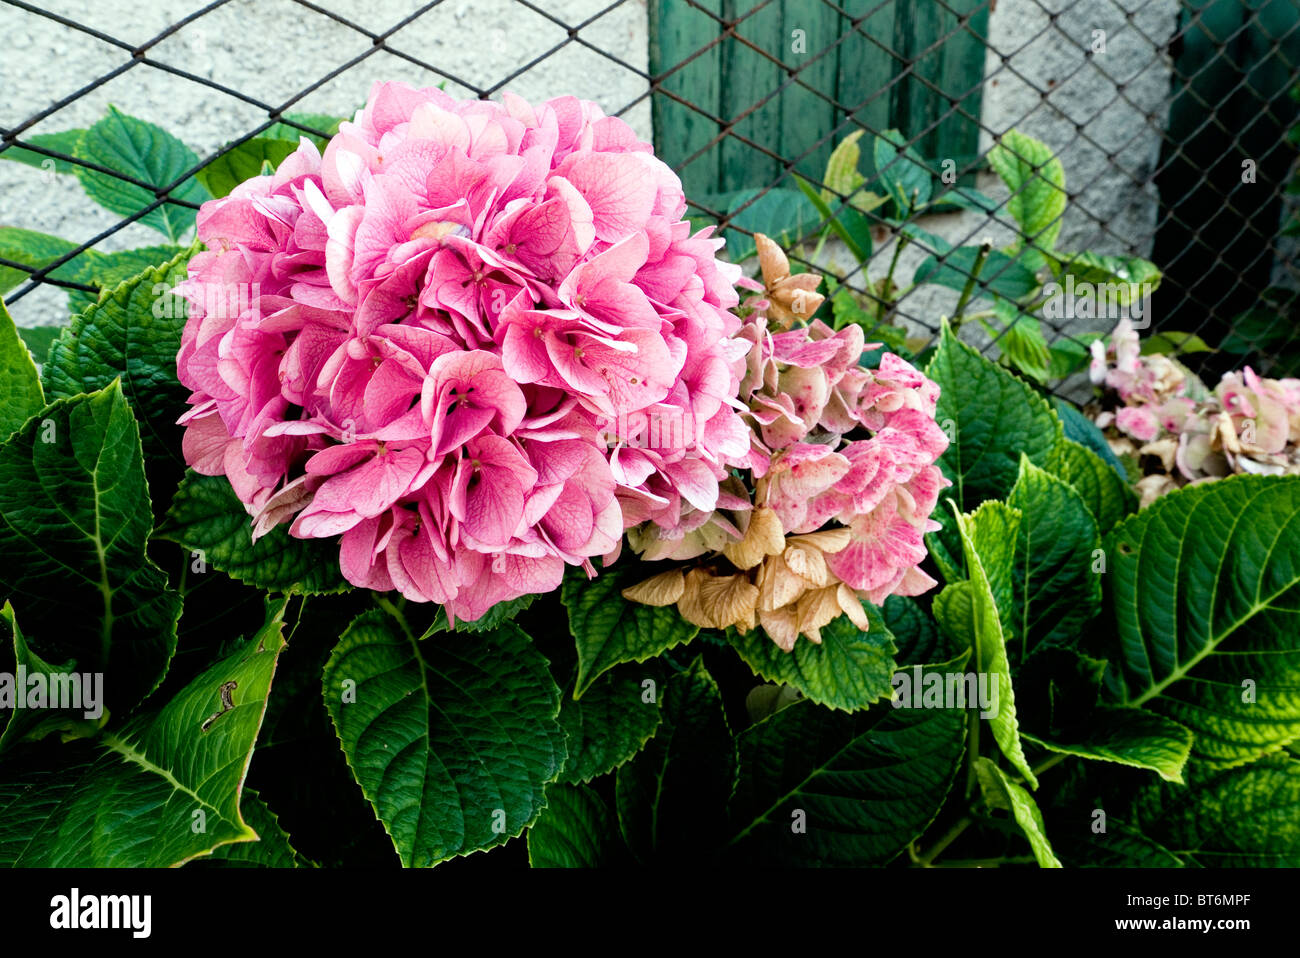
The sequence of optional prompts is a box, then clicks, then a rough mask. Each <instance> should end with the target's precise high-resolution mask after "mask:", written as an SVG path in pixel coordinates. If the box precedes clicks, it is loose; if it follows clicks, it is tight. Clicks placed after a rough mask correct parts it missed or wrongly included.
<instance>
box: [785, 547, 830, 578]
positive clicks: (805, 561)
mask: <svg viewBox="0 0 1300 958" xmlns="http://www.w3.org/2000/svg"><path fill="white" fill-rule="evenodd" d="M781 558H782V559H784V560H785V564H786V565H787V566H789V567H790V571H791V572H793V573H794V574H795V575H797V576H798V577H799V578H801V579H804V580H805V581H807V583H808V584H809V585H811V586H815V587H817V588H821V587H822V586H824V585H828V584H829V583H830V578H831V573H830V570H829V569H827V568H826V557H825V556H824V555H822V551H821V549H817V548H814V547H812V546H807V545H792V546H789V547H787V548H786V550H785V552H784V553H782V554H781Z"/></svg>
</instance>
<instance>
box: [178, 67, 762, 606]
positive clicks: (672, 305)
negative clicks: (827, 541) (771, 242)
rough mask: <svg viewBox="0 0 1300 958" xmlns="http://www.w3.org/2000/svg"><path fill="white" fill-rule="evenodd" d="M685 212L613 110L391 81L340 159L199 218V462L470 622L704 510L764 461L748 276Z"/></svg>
mask: <svg viewBox="0 0 1300 958" xmlns="http://www.w3.org/2000/svg"><path fill="white" fill-rule="evenodd" d="M685 209H686V204H685V199H684V197H683V194H682V188H681V184H680V181H679V180H678V178H677V177H676V176H675V175H674V174H673V172H672V171H671V170H670V169H669V168H668V167H667V166H665V165H664V164H663V163H662V162H660V161H659V160H658V159H656V158H655V157H654V156H653V154H652V152H651V147H650V146H649V145H648V144H646V143H643V142H639V141H638V140H637V138H636V136H635V135H634V134H633V132H632V130H631V129H630V128H629V127H628V126H627V125H626V124H625V123H623V122H622V121H621V120H619V119H617V118H613V117H607V116H605V115H604V114H603V113H602V112H601V111H600V109H599V108H597V107H596V106H595V105H594V104H591V103H587V102H583V101H579V100H576V99H574V98H571V97H565V98H560V99H555V100H550V101H548V102H546V103H543V104H541V105H540V106H536V107H534V106H531V105H529V104H528V103H526V102H524V101H523V100H521V99H519V98H517V97H514V96H510V95H507V96H505V97H504V101H503V102H502V103H493V102H486V101H477V100H476V101H467V102H462V101H457V100H455V99H453V98H452V97H450V96H448V95H446V94H444V93H442V92H440V91H438V90H436V89H422V90H418V89H413V88H411V87H409V86H405V85H402V84H398V83H386V84H379V85H377V86H376V87H375V89H374V90H373V91H372V93H371V97H370V100H369V102H368V103H367V105H366V106H365V108H364V109H363V110H361V111H360V113H358V115H357V117H356V119H355V121H354V122H345V123H343V124H341V125H340V128H339V132H338V134H337V135H336V136H335V137H334V138H333V139H332V140H331V141H330V143H329V145H328V146H327V148H326V149H325V152H324V155H323V156H322V155H321V154H320V153H319V152H318V151H317V150H316V148H315V147H314V146H313V145H312V144H311V143H310V142H308V141H307V140H305V139H304V140H303V141H302V143H301V145H300V147H299V149H298V150H297V152H296V153H294V154H293V155H291V156H290V157H289V158H288V159H286V160H285V161H284V162H283V163H282V164H281V165H280V167H279V169H278V170H277V171H276V172H275V173H274V175H269V176H261V177H256V178H254V179H251V180H249V181H248V182H246V183H244V184H242V185H241V186H239V187H238V188H236V189H235V190H234V191H233V192H232V193H231V194H230V196H228V197H225V198H222V199H218V200H213V201H211V202H209V203H206V204H204V206H203V208H202V210H201V211H200V213H199V217H198V233H199V236H200V238H201V239H202V240H203V242H204V243H205V244H206V246H207V250H206V251H205V252H201V253H199V254H197V255H196V256H195V257H194V258H193V260H192V261H191V264H190V278H189V280H188V282H187V283H186V284H185V285H184V287H183V288H182V290H181V291H182V292H183V293H184V294H185V295H186V296H187V298H188V299H189V300H190V302H191V304H192V309H191V316H190V319H189V322H188V323H187V325H186V328H185V333H184V339H183V345H182V347H181V350H180V353H179V355H178V357H177V365H178V370H179V374H180V379H181V381H182V382H183V383H184V384H185V385H186V386H187V387H188V388H190V389H191V390H193V396H192V397H191V399H190V402H191V404H192V406H193V408H192V409H191V410H190V411H189V412H188V413H187V414H186V415H185V416H184V417H183V419H182V422H183V423H184V424H185V426H186V427H187V428H186V433H185V441H184V449H185V455H186V459H187V461H188V462H189V463H190V464H191V465H192V466H193V467H194V468H195V469H196V470H197V471H198V472H201V473H204V474H207V475H218V474H224V475H226V476H227V477H229V480H230V482H231V484H232V485H233V487H234V489H235V491H236V492H237V493H238V495H239V497H240V499H241V500H242V501H243V502H244V503H245V505H246V507H247V509H248V511H249V513H250V514H251V515H252V516H254V517H255V518H254V529H255V534H258V535H260V534H263V533H265V532H266V531H267V530H268V529H270V528H271V527H272V526H274V525H276V524H278V523H282V522H291V523H292V524H291V525H290V527H289V531H290V534H292V535H294V536H297V537H300V538H308V537H315V538H333V537H338V536H341V537H342V538H341V556H340V558H341V566H342V570H343V573H344V575H345V576H346V577H347V579H348V580H349V581H350V582H352V583H353V584H355V585H357V586H362V587H366V588H370V589H376V590H389V589H397V590H399V591H400V592H401V593H402V594H403V595H405V596H407V597H409V598H411V599H413V600H416V601H432V602H438V603H442V604H443V605H445V607H446V609H447V611H448V613H449V615H451V616H452V617H453V618H466V619H474V618H477V617H479V616H480V615H482V613H483V612H484V611H486V610H487V609H488V608H489V607H491V606H492V605H494V604H495V603H497V602H500V601H503V600H506V599H510V598H514V597H518V596H521V595H524V594H527V593H543V592H548V591H550V590H553V589H555V588H556V587H557V586H558V585H559V583H560V580H561V577H562V576H563V573H564V568H565V566H566V564H567V565H579V566H583V567H585V568H586V569H587V570H588V572H589V574H594V568H593V563H592V561H591V560H592V558H593V557H596V556H610V555H613V554H617V552H618V550H619V544H620V542H621V539H622V535H623V532H624V529H625V528H626V527H627V526H630V525H633V524H637V523H642V522H651V523H661V524H663V525H666V526H669V527H673V526H676V525H678V524H679V523H681V522H682V521H683V516H686V515H690V514H702V515H704V516H706V517H707V516H708V515H709V514H710V513H711V512H712V511H713V510H714V509H715V508H716V507H717V506H718V505H719V503H720V502H721V501H723V499H724V498H725V495H726V494H725V493H720V491H719V486H720V483H721V481H722V480H724V479H726V478H727V476H728V470H729V467H731V466H734V465H741V464H743V463H745V462H746V461H747V459H748V456H749V453H750V438H749V430H748V429H747V427H746V425H745V422H744V421H743V419H742V418H741V415H740V413H739V411H738V409H737V403H736V399H735V397H736V395H737V393H738V388H739V378H740V367H739V365H738V364H739V363H740V362H741V360H742V356H743V352H744V349H745V345H746V344H745V343H744V341H743V340H739V339H736V338H734V337H735V334H736V333H737V332H738V331H739V328H740V325H741V322H740V320H739V318H737V317H736V316H735V314H734V313H732V312H731V311H730V310H731V308H732V307H734V306H736V305H737V302H738V297H737V294H736V291H735V282H736V280H737V279H738V278H739V276H740V271H739V268H738V267H733V266H729V265H728V264H726V263H723V262H720V261H719V260H717V259H716V252H717V250H718V248H719V247H720V246H721V240H718V239H714V238H712V237H711V236H710V231H708V230H704V231H700V232H698V233H695V234H694V235H692V234H691V231H690V226H689V224H688V223H687V222H685V221H684V220H683V218H682V217H683V214H684V212H685ZM214 290H215V291H216V295H214ZM214 305H215V306H216V307H217V308H214ZM659 421H669V422H673V423H677V424H687V425H688V427H689V435H690V441H689V442H673V443H664V442H662V441H659V442H656V441H654V439H655V437H654V435H653V434H654V430H653V428H652V425H653V424H654V423H656V422H659Z"/></svg>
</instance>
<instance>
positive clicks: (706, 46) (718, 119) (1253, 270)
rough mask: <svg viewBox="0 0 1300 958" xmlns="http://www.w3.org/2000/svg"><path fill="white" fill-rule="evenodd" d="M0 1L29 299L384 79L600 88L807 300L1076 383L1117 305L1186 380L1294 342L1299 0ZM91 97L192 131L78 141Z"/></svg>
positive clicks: (16, 232)
mask: <svg viewBox="0 0 1300 958" xmlns="http://www.w3.org/2000/svg"><path fill="white" fill-rule="evenodd" d="M0 27H2V28H3V29H2V30H0V35H3V36H4V37H5V38H6V39H5V43H6V46H7V47H8V51H7V54H6V56H5V57H4V58H0V79H2V80H3V88H4V91H5V95H4V97H3V98H0V109H2V110H3V115H2V117H0V159H10V160H19V161H20V162H16V163H0V280H2V281H3V282H0V287H3V288H2V290H0V291H3V294H4V298H5V300H6V302H7V303H8V305H9V307H10V309H11V311H12V312H13V313H14V315H15V317H16V318H17V320H18V322H19V325H20V326H23V327H28V328H34V327H49V326H54V325H57V324H58V323H59V322H63V321H66V314H67V301H68V300H69V299H71V301H72V305H74V306H75V305H76V304H77V302H79V300H78V299H77V297H78V296H81V297H83V301H84V298H85V297H90V296H93V295H95V294H96V292H97V289H96V287H95V286H94V285H93V283H88V282H86V281H85V275H84V274H83V273H81V272H79V270H78V266H79V264H83V263H85V262H86V258H87V257H90V256H95V255H105V256H112V255H118V256H122V255H123V254H124V253H125V252H126V251H129V250H132V249H136V248H140V247H144V248H145V249H146V251H147V250H148V249H152V248H154V247H156V246H157V245H158V242H159V237H158V235H157V234H158V230H159V229H160V224H161V229H162V232H164V233H166V234H167V238H168V240H169V241H171V243H172V244H173V245H175V244H178V243H180V244H183V243H185V242H188V240H189V236H188V235H186V233H185V227H186V226H192V223H193V216H194V211H195V210H196V209H197V207H198V205H199V204H200V202H201V201H202V199H203V197H204V195H205V194H204V192H203V191H202V190H201V189H196V188H195V179H194V177H195V174H197V173H199V172H200V171H201V170H203V169H204V168H206V167H208V166H209V165H210V164H212V163H213V162H214V161H216V160H218V159H220V158H221V157H223V156H226V155H227V154H228V153H229V152H230V151H232V150H235V149H237V148H238V147H239V146H240V144H242V143H245V142H248V141H250V140H253V139H255V138H258V137H266V136H269V135H271V134H272V133H275V135H278V136H287V135H295V136H296V135H297V134H298V133H302V134H305V135H314V136H322V135H325V134H327V133H328V132H329V130H328V129H324V128H322V127H323V126H324V123H323V122H313V121H312V119H311V118H312V117H322V116H323V117H326V118H327V117H328V116H330V115H334V116H349V115H351V113H352V112H353V111H354V110H355V109H356V107H357V106H359V104H360V102H361V101H362V100H364V98H365V96H366V93H367V91H368V89H369V87H370V84H371V83H372V82H374V81H376V80H380V79H400V80H404V81H407V82H411V83H413V84H416V85H422V86H428V85H437V86H442V87H443V88H444V89H446V90H447V91H448V92H450V93H453V94H456V95H460V96H467V97H492V96H496V95H499V93H500V92H501V91H503V90H507V89H509V90H513V91H515V92H518V93H520V94H521V95H523V96H525V97H528V98H531V99H540V98H544V97H549V96H557V95H562V94H574V95H578V96H582V97H585V98H589V99H594V100H596V101H597V102H599V103H600V104H601V105H602V106H603V107H604V108H605V110H606V111H607V112H608V113H611V114H614V115H619V116H622V117H624V118H625V119H627V120H628V121H629V122H630V123H631V124H632V125H633V127H634V128H635V129H636V130H637V132H638V133H639V134H640V135H641V136H642V138H645V139H650V138H652V137H653V140H654V142H655V144H656V148H657V150H658V152H659V154H660V155H661V156H662V157H664V159H665V160H666V161H667V162H669V164H670V165H672V166H673V168H674V169H675V170H677V171H678V173H679V175H681V177H682V179H683V182H684V184H685V186H686V191H687V196H688V199H689V201H690V203H691V210H690V214H689V215H691V216H692V217H693V218H697V219H698V220H699V221H700V222H717V223H718V224H720V226H721V227H722V228H723V229H724V231H725V234H726V235H727V237H728V240H729V243H728V248H729V250H730V251H731V254H732V255H734V256H738V257H739V256H744V255H746V254H747V253H748V252H750V251H752V240H750V239H749V237H751V236H752V234H753V232H755V231H762V232H766V233H769V234H770V235H773V236H776V237H779V239H780V241H781V243H782V245H783V246H785V247H786V248H787V249H788V250H789V253H790V259H791V262H792V264H794V265H793V268H794V269H796V270H798V269H802V268H809V269H818V270H821V271H823V272H825V273H826V274H827V275H828V277H829V279H830V280H831V282H832V283H833V284H834V289H835V291H836V295H835V296H834V297H833V298H832V305H830V306H827V307H824V309H825V310H827V311H828V312H833V313H834V315H835V317H836V318H837V319H838V318H840V314H841V312H844V313H847V314H852V315H853V317H854V319H855V320H856V321H862V322H864V324H865V325H868V326H870V327H871V328H872V329H873V330H874V331H875V332H876V333H878V334H879V336H880V338H884V339H886V341H888V342H890V343H891V344H893V343H896V344H897V345H899V346H900V347H904V348H906V349H908V350H909V351H911V352H913V353H917V352H920V351H922V350H923V349H924V347H925V345H926V343H927V341H928V340H929V339H931V338H932V337H933V336H934V334H935V333H936V332H937V330H938V329H939V326H940V322H941V317H944V316H947V317H957V318H959V319H960V320H961V321H962V322H964V323H967V324H968V326H969V328H970V329H971V330H972V332H971V333H970V334H969V338H970V339H971V341H972V342H974V343H976V344H977V345H978V346H979V347H980V348H981V349H983V350H986V351H987V352H988V353H989V354H990V355H997V356H1002V357H1003V358H1005V359H1015V360H1017V363H1013V364H1019V365H1021V366H1022V368H1023V367H1024V366H1026V364H1030V363H1037V372H1038V373H1039V374H1040V376H1039V378H1041V379H1042V380H1043V381H1044V382H1045V383H1049V384H1051V385H1052V386H1053V387H1054V388H1057V389H1065V390H1067V391H1068V390H1069V389H1071V388H1072V387H1071V386H1070V383H1073V384H1074V385H1073V388H1074V389H1075V390H1076V391H1077V389H1078V383H1079V370H1080V369H1081V368H1083V367H1085V366H1086V362H1087V344H1088V342H1089V341H1090V339H1091V338H1093V337H1094V336H1095V335H1096V334H1098V333H1105V332H1108V331H1109V330H1110V328H1111V327H1113V325H1114V323H1115V321H1116V319H1117V318H1118V315H1116V314H1115V310H1116V309H1121V310H1124V311H1125V312H1126V314H1128V315H1133V316H1135V317H1136V318H1137V319H1138V320H1139V323H1138V324H1139V325H1142V326H1146V328H1147V336H1148V337H1149V338H1155V337H1163V339H1162V342H1163V345H1164V346H1165V347H1167V348H1170V349H1173V350H1175V351H1177V352H1180V353H1182V354H1183V356H1184V358H1185V360H1186V362H1187V363H1188V364H1189V365H1190V366H1192V368H1194V369H1196V370H1197V371H1199V372H1200V373H1201V374H1202V377H1203V378H1206V379H1207V381H1210V382H1212V381H1214V380H1215V379H1217V376H1218V374H1219V373H1220V372H1222V371H1223V370H1225V369H1228V368H1235V367H1238V366H1240V365H1242V364H1243V363H1251V364H1253V365H1254V366H1255V367H1256V368H1257V369H1260V370H1261V371H1264V372H1272V373H1273V374H1274V375H1278V374H1282V373H1287V374H1291V375H1296V374H1300V359H1298V358H1297V357H1298V356H1300V334H1297V330H1296V317H1297V306H1296V299H1297V294H1296V290H1297V289H1300V268H1297V264H1296V248H1295V245H1294V241H1293V240H1292V238H1291V237H1290V235H1289V233H1290V232H1291V231H1292V229H1291V227H1290V226H1289V224H1290V223H1292V222H1293V221H1294V219H1295V214H1296V210H1295V205H1294V202H1293V200H1294V195H1293V194H1292V189H1293V188H1292V183H1293V182H1294V180H1293V178H1294V176H1295V174H1296V170H1295V160H1296V154H1297V137H1296V135H1295V133H1294V130H1295V128H1296V126H1297V102H1296V99H1295V96H1294V91H1295V90H1296V88H1297V86H1298V85H1300V5H1298V4H1296V3H1295V2H1294V0H1181V2H1180V0H838V2H834V0H699V2H697V0H649V2H648V3H647V2H646V0H614V2H612V3H603V2H598V0H597V2H591V0H558V2H541V0H539V2H536V3H534V2H528V0H486V2H473V3H470V2H468V0H433V2H427V3H411V2H398V0H370V2H362V0H318V2H310V0H256V2H253V0H216V2H212V3H209V4H207V5H203V6H199V5H197V4H194V3H183V2H159V3H154V4H150V5H148V6H147V7H144V8H141V5H139V4H137V3H132V2H127V0H122V2H117V0H98V2H90V0H66V2H55V0H47V2H44V3H30V2H24V0H0ZM110 107H112V108H118V109H120V110H121V112H122V114H125V115H130V116H136V117H139V118H140V119H142V120H144V121H147V122H148V123H150V124H156V125H157V127H159V128H162V129H166V130H168V131H170V133H171V134H173V135H175V136H176V137H178V138H179V139H180V140H182V141H184V142H185V144H188V147H187V148H186V149H187V152H185V153H183V154H180V155H181V156H182V157H183V161H182V162H175V161H174V159H175V158H174V157H171V155H170V152H169V160H170V161H172V162H169V163H166V164H164V163H160V162H156V161H157V160H158V156H159V152H158V151H161V150H163V149H164V147H166V146H167V144H165V143H160V142H157V141H150V140H149V139H148V138H147V137H146V138H144V139H139V138H137V141H136V142H133V143H130V144H129V145H128V147H127V148H126V149H125V153H127V154H129V155H123V152H124V151H123V150H122V149H119V150H118V151H117V153H99V154H97V153H95V151H94V150H93V149H87V147H86V141H85V139H84V138H80V137H81V131H85V130H89V129H92V128H93V127H94V126H95V124H97V123H98V122H99V121H100V120H101V119H102V118H103V117H104V116H106V115H112V114H111V113H110V112H109V111H110ZM1013 129H1014V130H1017V131H1019V132H1020V133H1023V134H1026V135H1027V136H1028V137H1030V138H1032V139H1031V140H1025V139H1010V138H1008V137H1007V133H1008V131H1010V130H1013ZM68 131H73V132H72V133H68ZM79 138H80V139H79ZM846 139H850V140H852V142H851V144H850V145H849V146H847V147H844V148H843V149H841V150H839V151H836V147H837V146H839V145H840V144H842V143H843V142H844V141H845V140H846ZM1034 141H1038V142H1041V143H1042V144H1044V146H1045V147H1046V152H1044V153H1039V152H1037V151H1036V149H1031V148H1029V147H1027V146H1026V144H1032V143H1033V142H1034ZM999 143H1001V147H999V146H998V144H999ZM168 149H170V148H169V147H168ZM855 149H856V151H857V154H858V155H857V156H856V157H852V156H851V154H852V153H853V152H854V150H855ZM189 150H192V152H188V151H189ZM997 150H1001V153H1000V154H999V153H997V152H994V151H997ZM991 152H993V156H991V155H990V154H991ZM999 156H1000V157H1001V160H1002V167H1001V168H999V164H998V162H997V160H998V158H999ZM833 157H834V158H835V159H836V160H837V162H838V163H839V166H838V167H837V166H834V165H832V167H831V168H829V169H828V162H830V161H831V160H832V158H833ZM846 159H853V160H854V162H853V163H852V169H851V170H850V169H849V168H848V167H846V166H845V164H844V161H845V160H846ZM990 160H993V162H990ZM1057 161H1059V164H1060V167H1059V169H1060V172H1061V173H1062V174H1063V175H1064V180H1065V183H1064V199H1065V204H1064V208H1063V209H1061V208H1059V206H1054V205H1053V202H1054V200H1053V195H1054V190H1056V180H1055V177H1056V175H1057V174H1056V173H1055V172H1054V171H1055V170H1056V165H1055V164H1056V162H1057ZM1008 163H1010V164H1012V165H1013V166H1014V167H1015V172H1016V174H1017V176H1018V180H1017V179H1014V178H1013V181H1012V183H1011V186H1010V187H1009V186H1008V185H1007V183H1006V182H1004V181H1005V179H1006V176H1005V174H1006V172H1007V164H1008ZM999 173H1002V174H1003V176H1001V177H1000V176H999V175H998V174H999ZM164 174H165V175H164ZM1044 191H1046V193H1044ZM88 196H89V197H91V198H93V199H95V200H97V201H98V202H97V203H92V202H90V200H89V199H88V198H87V197H88ZM1044 210H1046V214H1044V213H1043V211H1044ZM828 214H829V215H828ZM1036 217H1037V218H1036ZM42 244H44V245H42ZM1048 254H1050V255H1048ZM142 255H147V252H146V254H142ZM1053 258H1055V268H1053V262H1054V260H1053ZM1142 260H1150V261H1152V262H1153V263H1154V264H1155V267H1156V268H1157V269H1158V270H1159V271H1160V272H1161V273H1162V274H1163V275H1162V278H1161V281H1160V283H1159V285H1158V287H1157V288H1156V289H1155V292H1154V293H1153V294H1152V295H1151V296H1150V297H1149V299H1147V300H1141V299H1140V298H1130V299H1128V300H1124V301H1122V302H1121V301H1120V300H1122V299H1123V297H1120V300H1116V299H1114V298H1112V301H1111V302H1110V303H1109V304H1108V305H1109V308H1110V312H1107V311H1106V309H1104V308H1102V307H1101V306H1097V305H1094V306H1092V307H1089V308H1086V309H1085V308H1082V307H1081V306H1080V302H1081V300H1076V301H1073V302H1071V301H1067V302H1064V303H1061V302H1053V301H1049V297H1048V296H1047V295H1045V294H1044V292H1043V290H1042V289H1041V286H1042V284H1043V283H1044V282H1046V281H1060V282H1061V283H1065V282H1066V281H1067V279H1068V281H1069V282H1068V285H1065V286H1063V287H1062V289H1060V290H1056V292H1057V293H1061V294H1066V293H1071V294H1072V293H1073V292H1074V289H1075V285H1076V281H1077V283H1078V284H1086V283H1088V282H1090V281H1091V282H1094V283H1096V284H1104V283H1106V282H1115V283H1118V282H1121V281H1133V282H1136V281H1138V280H1141V279H1148V278H1150V277H1147V276H1146V275H1145V274H1142V269H1143V267H1142V264H1141V261H1142ZM123 262H124V263H126V262H130V261H129V260H124V261H123ZM1026 271H1027V272H1028V278H1026V276H1027V274H1026ZM1139 274H1141V275H1139ZM1057 298H1058V299H1059V297H1057ZM976 320H978V321H976ZM869 335H870V334H869ZM1040 335H1041V340H1040V339H1039V336H1040ZM873 338H874V337H873ZM29 342H31V340H29ZM1203 347H1209V351H1203ZM1026 356H1028V358H1026ZM1070 374H1073V378H1071V376H1070ZM1062 382H1064V383H1065V385H1064V386H1062V385H1061V383H1062Z"/></svg>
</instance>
